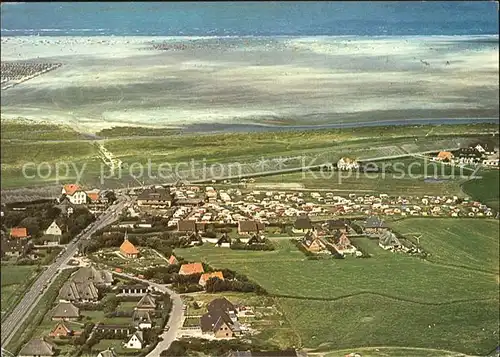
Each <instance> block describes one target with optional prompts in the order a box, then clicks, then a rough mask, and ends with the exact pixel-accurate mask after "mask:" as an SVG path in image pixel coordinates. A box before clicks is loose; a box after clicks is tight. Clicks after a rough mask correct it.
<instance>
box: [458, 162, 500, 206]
mask: <svg viewBox="0 0 500 357" xmlns="http://www.w3.org/2000/svg"><path fill="white" fill-rule="evenodd" d="M479 175H480V176H481V177H482V178H481V179H476V180H470V181H467V182H464V184H463V185H462V188H463V190H464V191H465V192H466V193H467V194H469V195H470V196H471V197H472V198H474V199H476V200H478V201H481V202H482V203H484V204H485V205H487V206H489V207H491V208H493V209H495V210H496V211H499V210H500V189H499V188H498V186H499V184H500V170H482V171H481V172H479Z"/></svg>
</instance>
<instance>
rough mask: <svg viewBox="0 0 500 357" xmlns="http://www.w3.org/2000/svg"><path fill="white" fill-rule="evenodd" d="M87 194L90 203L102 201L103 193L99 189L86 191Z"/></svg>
mask: <svg viewBox="0 0 500 357" xmlns="http://www.w3.org/2000/svg"><path fill="white" fill-rule="evenodd" d="M85 194H86V195H87V197H88V200H89V201H90V203H94V204H95V203H99V202H100V201H101V194H100V191H99V190H98V189H94V190H91V191H86V192H85Z"/></svg>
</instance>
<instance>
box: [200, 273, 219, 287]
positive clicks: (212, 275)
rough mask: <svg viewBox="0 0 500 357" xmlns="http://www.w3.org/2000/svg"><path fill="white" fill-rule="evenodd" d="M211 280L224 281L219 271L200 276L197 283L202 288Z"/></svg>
mask: <svg viewBox="0 0 500 357" xmlns="http://www.w3.org/2000/svg"><path fill="white" fill-rule="evenodd" d="M212 278H216V279H220V280H224V275H223V274H222V272H221V271H214V272H211V273H204V274H201V276H200V280H199V281H198V284H199V285H201V286H203V287H204V286H206V285H207V281H209V280H210V279H212Z"/></svg>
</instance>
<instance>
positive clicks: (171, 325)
mask: <svg viewBox="0 0 500 357" xmlns="http://www.w3.org/2000/svg"><path fill="white" fill-rule="evenodd" d="M113 274H115V275H119V276H122V277H125V278H128V279H133V280H136V281H140V282H143V283H146V284H149V285H150V286H152V287H154V288H156V289H158V290H159V291H161V292H162V293H167V294H169V295H170V298H171V299H172V311H171V312H170V316H169V318H168V323H167V326H168V329H167V330H166V331H164V332H163V333H162V334H161V335H160V337H161V338H162V341H160V342H158V344H157V345H156V347H155V349H154V350H152V351H151V352H150V353H149V354H148V355H147V356H146V357H158V356H159V355H160V353H161V352H162V351H164V350H167V349H168V348H169V347H170V345H171V344H172V342H173V341H174V340H175V339H176V336H177V332H178V331H179V329H180V328H181V327H182V322H183V320H184V304H183V303H182V300H181V296H180V295H179V294H177V293H176V292H175V291H173V290H172V289H169V288H168V287H167V286H166V285H164V284H156V283H153V282H150V281H149V280H145V279H140V278H136V277H133V276H130V275H127V274H123V273H117V272H113Z"/></svg>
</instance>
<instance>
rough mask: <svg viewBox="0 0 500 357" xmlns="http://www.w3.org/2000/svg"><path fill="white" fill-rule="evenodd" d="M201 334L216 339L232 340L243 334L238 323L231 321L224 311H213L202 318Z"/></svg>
mask: <svg viewBox="0 0 500 357" xmlns="http://www.w3.org/2000/svg"><path fill="white" fill-rule="evenodd" d="M200 326H201V332H202V333H204V334H210V335H212V336H213V337H215V338H232V337H233V336H238V335H240V334H241V327H240V326H239V323H238V322H237V321H233V320H231V318H230V317H229V315H228V314H227V313H226V312H225V311H222V310H211V311H209V312H207V313H206V314H204V315H203V316H201V318H200Z"/></svg>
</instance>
